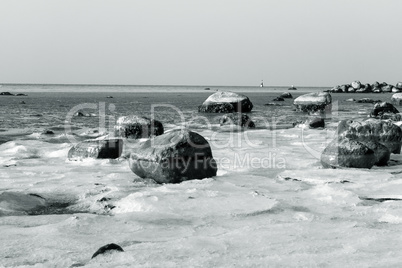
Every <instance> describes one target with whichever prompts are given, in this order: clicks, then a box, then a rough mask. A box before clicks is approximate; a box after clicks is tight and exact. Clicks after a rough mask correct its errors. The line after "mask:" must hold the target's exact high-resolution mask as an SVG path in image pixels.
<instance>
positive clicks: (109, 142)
mask: <svg viewBox="0 0 402 268" xmlns="http://www.w3.org/2000/svg"><path fill="white" fill-rule="evenodd" d="M122 149H123V140H122V139H97V140H85V141H82V142H80V143H77V144H76V145H74V146H73V147H72V148H71V149H70V150H69V151H68V159H69V160H80V159H84V158H95V159H102V158H109V159H116V158H118V157H120V155H121V153H122Z"/></svg>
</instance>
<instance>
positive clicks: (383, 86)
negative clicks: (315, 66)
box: [329, 80, 402, 93]
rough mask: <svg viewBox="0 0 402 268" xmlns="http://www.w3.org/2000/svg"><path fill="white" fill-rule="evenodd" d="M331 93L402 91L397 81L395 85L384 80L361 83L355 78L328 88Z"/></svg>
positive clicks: (401, 85) (400, 83) (400, 84)
mask: <svg viewBox="0 0 402 268" xmlns="http://www.w3.org/2000/svg"><path fill="white" fill-rule="evenodd" d="M329 92H331V93H354V92H357V93H382V92H384V93H389V92H394V93H396V92H402V82H398V83H397V84H396V85H395V86H393V85H389V84H387V83H385V82H382V83H379V82H374V83H373V84H362V83H361V82H360V81H358V80H356V81H353V82H352V83H350V84H342V85H338V86H335V87H333V88H332V89H330V90H329Z"/></svg>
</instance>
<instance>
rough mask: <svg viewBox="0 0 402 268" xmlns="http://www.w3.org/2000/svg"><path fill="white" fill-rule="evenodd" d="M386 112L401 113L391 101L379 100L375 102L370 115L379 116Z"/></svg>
mask: <svg viewBox="0 0 402 268" xmlns="http://www.w3.org/2000/svg"><path fill="white" fill-rule="evenodd" d="M385 113H393V114H397V113H399V111H398V110H397V109H396V108H395V107H394V105H392V104H391V103H389V102H378V103H376V104H374V108H373V110H372V111H371V114H370V116H372V117H377V116H381V115H383V114H385Z"/></svg>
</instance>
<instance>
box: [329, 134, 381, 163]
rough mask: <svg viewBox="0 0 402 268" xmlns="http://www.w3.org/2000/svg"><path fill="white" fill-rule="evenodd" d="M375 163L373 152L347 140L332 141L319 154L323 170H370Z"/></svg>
mask: <svg viewBox="0 0 402 268" xmlns="http://www.w3.org/2000/svg"><path fill="white" fill-rule="evenodd" d="M375 162H376V157H375V155H374V151H373V150H371V149H370V148H368V147H367V146H366V145H364V144H363V143H361V142H358V141H356V140H352V139H348V138H341V139H334V140H333V141H332V142H330V143H329V144H328V145H327V147H326V148H325V149H324V151H323V152H322V154H321V164H322V165H323V167H325V168H339V167H350V168H372V167H373V165H374V163H375Z"/></svg>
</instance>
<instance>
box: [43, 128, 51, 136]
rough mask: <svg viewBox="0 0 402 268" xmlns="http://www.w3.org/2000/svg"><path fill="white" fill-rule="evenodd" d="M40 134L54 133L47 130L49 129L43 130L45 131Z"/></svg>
mask: <svg viewBox="0 0 402 268" xmlns="http://www.w3.org/2000/svg"><path fill="white" fill-rule="evenodd" d="M42 134H44V135H54V132H53V131H51V130H49V129H45V130H44V131H43V132H42Z"/></svg>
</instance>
